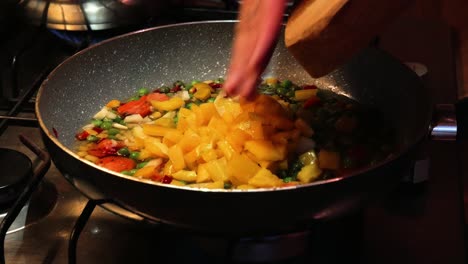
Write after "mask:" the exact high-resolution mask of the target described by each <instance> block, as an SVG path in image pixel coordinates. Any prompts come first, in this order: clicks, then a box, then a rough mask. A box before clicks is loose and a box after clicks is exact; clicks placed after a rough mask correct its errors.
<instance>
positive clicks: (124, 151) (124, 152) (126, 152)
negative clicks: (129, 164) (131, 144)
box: [117, 148, 130, 157]
mask: <svg viewBox="0 0 468 264" xmlns="http://www.w3.org/2000/svg"><path fill="white" fill-rule="evenodd" d="M117 153H118V154H119V155H122V156H125V157H127V156H128V155H130V150H128V148H121V149H119V150H118V151H117Z"/></svg>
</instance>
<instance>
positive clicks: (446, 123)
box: [429, 104, 459, 141]
mask: <svg viewBox="0 0 468 264" xmlns="http://www.w3.org/2000/svg"><path fill="white" fill-rule="evenodd" d="M456 112H457V111H456V107H455V105H453V104H438V105H436V106H435V109H434V115H433V119H432V124H431V127H430V128H429V130H430V136H431V139H433V140H440V141H454V140H456V139H457V136H458V134H459V127H458V122H457V120H458V119H457V115H456Z"/></svg>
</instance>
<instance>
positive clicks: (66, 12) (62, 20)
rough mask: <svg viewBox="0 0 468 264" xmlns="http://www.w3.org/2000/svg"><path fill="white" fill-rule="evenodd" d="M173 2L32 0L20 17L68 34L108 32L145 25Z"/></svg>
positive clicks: (21, 4) (23, 3)
mask: <svg viewBox="0 0 468 264" xmlns="http://www.w3.org/2000/svg"><path fill="white" fill-rule="evenodd" d="M170 2H171V1H146V0H100V1H98V0H80V1H77V0H29V1H20V2H19V3H18V6H19V8H20V13H21V14H22V15H24V17H25V18H26V19H27V20H28V21H29V22H31V23H33V24H35V25H45V26H47V27H48V28H51V29H57V30H68V31H85V30H105V29H111V28H116V27H121V26H127V25H132V24H138V23H141V22H143V21H144V20H145V19H148V18H149V17H152V16H157V15H158V14H160V13H161V11H163V10H164V9H165V8H167V7H168V5H169V3H170Z"/></svg>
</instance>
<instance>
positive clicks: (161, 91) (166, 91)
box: [159, 86, 171, 93]
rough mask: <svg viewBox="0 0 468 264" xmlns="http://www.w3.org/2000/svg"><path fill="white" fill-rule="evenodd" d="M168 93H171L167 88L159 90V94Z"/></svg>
mask: <svg viewBox="0 0 468 264" xmlns="http://www.w3.org/2000/svg"><path fill="white" fill-rule="evenodd" d="M170 91H171V88H169V87H167V86H163V87H161V88H159V92H160V93H169V92H170Z"/></svg>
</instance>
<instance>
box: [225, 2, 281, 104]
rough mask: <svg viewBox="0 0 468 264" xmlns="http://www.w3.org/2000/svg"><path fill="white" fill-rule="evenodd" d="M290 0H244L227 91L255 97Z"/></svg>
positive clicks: (237, 27)
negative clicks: (287, 2)
mask: <svg viewBox="0 0 468 264" xmlns="http://www.w3.org/2000/svg"><path fill="white" fill-rule="evenodd" d="M285 5H286V0H244V1H242V5H241V7H240V12H239V19H240V22H239V23H238V24H237V26H236V32H235V36H234V44H233V48H232V55H231V62H230V65H229V69H228V73H227V78H226V83H225V84H224V90H225V91H226V92H227V93H228V94H229V95H233V96H235V95H240V96H242V97H247V98H249V97H252V96H253V95H254V94H255V88H256V85H257V84H258V82H259V80H260V75H261V74H262V72H263V71H264V70H265V68H266V66H267V65H268V62H269V60H270V57H271V55H272V53H273V50H274V48H275V44H276V40H277V38H278V33H279V31H280V26H281V22H282V18H283V12H284V9H285Z"/></svg>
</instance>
